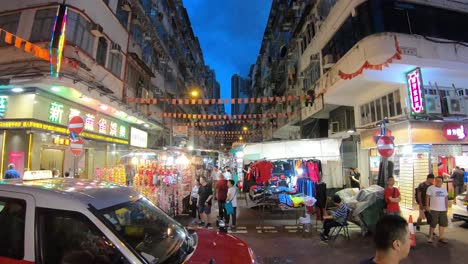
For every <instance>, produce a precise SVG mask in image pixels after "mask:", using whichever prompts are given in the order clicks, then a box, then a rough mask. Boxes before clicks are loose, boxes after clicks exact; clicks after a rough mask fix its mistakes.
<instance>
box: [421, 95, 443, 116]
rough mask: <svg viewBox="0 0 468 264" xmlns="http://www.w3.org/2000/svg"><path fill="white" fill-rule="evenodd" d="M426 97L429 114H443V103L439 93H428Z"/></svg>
mask: <svg viewBox="0 0 468 264" xmlns="http://www.w3.org/2000/svg"><path fill="white" fill-rule="evenodd" d="M425 98H426V113H427V114H442V105H441V102H440V96H439V95H431V94H426V95H425Z"/></svg>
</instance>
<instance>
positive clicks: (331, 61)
mask: <svg viewBox="0 0 468 264" xmlns="http://www.w3.org/2000/svg"><path fill="white" fill-rule="evenodd" d="M333 65H335V58H333V55H332V54H325V55H324V56H323V68H324V69H329V68H331V67H333Z"/></svg>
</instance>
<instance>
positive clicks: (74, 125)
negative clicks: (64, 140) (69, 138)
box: [68, 116, 84, 135]
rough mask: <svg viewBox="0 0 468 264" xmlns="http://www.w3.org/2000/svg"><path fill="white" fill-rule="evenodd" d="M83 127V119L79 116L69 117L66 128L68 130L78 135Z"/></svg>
mask: <svg viewBox="0 0 468 264" xmlns="http://www.w3.org/2000/svg"><path fill="white" fill-rule="evenodd" d="M83 129H84V120H83V118H82V117H81V116H74V117H72V118H71V119H70V122H69V123H68V130H70V132H72V133H75V134H76V135H78V134H80V133H81V132H83Z"/></svg>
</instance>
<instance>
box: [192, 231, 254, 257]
mask: <svg viewBox="0 0 468 264" xmlns="http://www.w3.org/2000/svg"><path fill="white" fill-rule="evenodd" d="M196 232H197V235H198V244H197V248H196V249H195V252H194V253H193V255H192V256H191V257H190V259H189V260H187V261H186V262H185V263H187V264H201V263H203V264H208V263H210V260H212V259H213V260H214V261H215V262H214V263H225V264H249V263H255V262H254V260H253V253H252V251H251V249H250V248H249V246H248V245H247V243H245V242H244V241H242V240H240V239H239V238H237V237H235V236H232V235H230V234H225V233H220V232H216V231H213V230H206V229H199V230H197V231H196ZM251 254H252V256H251Z"/></svg>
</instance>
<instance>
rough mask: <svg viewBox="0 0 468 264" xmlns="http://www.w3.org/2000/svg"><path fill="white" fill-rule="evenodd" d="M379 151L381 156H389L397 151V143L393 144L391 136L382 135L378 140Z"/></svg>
mask: <svg viewBox="0 0 468 264" xmlns="http://www.w3.org/2000/svg"><path fill="white" fill-rule="evenodd" d="M377 151H378V152H379V154H380V156H382V157H384V158H389V157H391V156H392V155H393V153H394V152H395V145H394V144H393V140H392V139H391V138H390V137H387V136H382V137H380V139H379V140H378V141H377Z"/></svg>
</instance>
